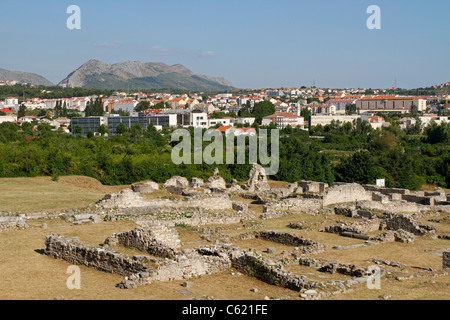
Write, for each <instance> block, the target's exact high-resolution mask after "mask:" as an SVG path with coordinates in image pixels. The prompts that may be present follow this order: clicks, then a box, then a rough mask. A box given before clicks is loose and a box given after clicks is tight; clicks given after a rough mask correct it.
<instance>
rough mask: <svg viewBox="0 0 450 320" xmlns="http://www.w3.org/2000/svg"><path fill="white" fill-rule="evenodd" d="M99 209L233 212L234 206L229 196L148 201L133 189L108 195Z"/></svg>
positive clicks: (199, 196) (208, 195)
mask: <svg viewBox="0 0 450 320" xmlns="http://www.w3.org/2000/svg"><path fill="white" fill-rule="evenodd" d="M97 207H98V208H106V209H124V208H138V207H152V208H164V209H170V208H203V209H204V210H228V209H229V210H232V209H233V204H232V201H231V200H230V198H229V197H228V196H227V195H225V194H224V195H220V194H204V195H195V196H191V197H189V198H186V199H176V200H170V199H147V198H144V197H142V196H141V195H140V194H139V193H137V192H133V191H132V190H131V189H125V190H122V191H121V192H119V193H112V194H107V195H105V197H103V199H102V200H100V201H99V202H98V203H97Z"/></svg>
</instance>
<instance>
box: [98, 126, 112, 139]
mask: <svg viewBox="0 0 450 320" xmlns="http://www.w3.org/2000/svg"><path fill="white" fill-rule="evenodd" d="M97 131H98V133H100V134H101V135H102V137H103V136H104V135H105V134H109V128H108V127H107V126H105V125H104V124H102V125H101V126H100V127H98V129H97Z"/></svg>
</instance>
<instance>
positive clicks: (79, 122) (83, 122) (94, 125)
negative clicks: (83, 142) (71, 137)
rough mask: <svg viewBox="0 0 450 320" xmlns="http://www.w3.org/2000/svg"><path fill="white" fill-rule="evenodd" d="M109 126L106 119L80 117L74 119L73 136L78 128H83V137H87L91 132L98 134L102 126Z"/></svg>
mask: <svg viewBox="0 0 450 320" xmlns="http://www.w3.org/2000/svg"><path fill="white" fill-rule="evenodd" d="M102 124H104V125H107V121H106V117H79V118H72V134H75V129H76V127H77V126H80V127H81V128H82V132H81V134H82V135H87V134H88V132H89V131H92V132H93V133H98V128H99V127H100V126H101V125H102Z"/></svg>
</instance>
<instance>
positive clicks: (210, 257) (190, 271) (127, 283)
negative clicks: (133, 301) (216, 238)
mask: <svg viewBox="0 0 450 320" xmlns="http://www.w3.org/2000/svg"><path fill="white" fill-rule="evenodd" d="M229 268H231V260H230V258H229V256H228V254H227V253H224V252H222V250H215V249H211V248H208V247H202V248H198V249H183V250H182V254H180V255H177V256H176V257H175V258H174V259H166V260H164V262H163V263H162V264H160V265H159V266H158V267H157V268H156V269H153V270H150V271H149V272H146V273H138V274H134V275H131V276H129V277H127V278H126V279H125V280H123V281H122V282H121V283H119V284H118V287H119V288H121V289H132V288H136V287H138V286H142V285H146V284H150V283H152V282H154V281H173V280H184V279H190V278H193V277H198V276H202V275H207V274H214V273H218V272H222V271H225V270H227V269H229Z"/></svg>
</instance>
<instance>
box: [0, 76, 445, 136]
mask: <svg viewBox="0 0 450 320" xmlns="http://www.w3.org/2000/svg"><path fill="white" fill-rule="evenodd" d="M449 86H450V82H447V83H444V84H441V85H434V86H432V87H428V88H425V89H421V90H419V89H417V90H402V89H397V88H395V87H394V88H390V89H324V88H323V89H322V88H316V87H315V86H312V87H301V88H289V89H286V88H281V89H260V90H256V89H248V90H242V89H234V90H228V92H216V93H211V92H196V93H192V92H188V91H186V92H185V93H173V92H174V91H172V93H170V90H160V91H161V92H155V91H157V90H154V91H149V90H145V92H142V90H136V91H130V90H125V92H121V91H111V94H110V95H108V96H106V95H89V96H78V97H71V98H62V97H61V98H52V99H43V98H39V97H27V96H25V93H23V95H17V96H7V97H1V98H3V99H4V100H0V123H4V122H12V123H15V124H18V125H21V124H23V123H25V122H27V123H31V124H34V125H35V126H36V128H37V126H38V125H39V124H47V125H49V126H50V127H51V130H53V131H61V132H66V133H72V134H74V135H76V134H80V135H88V134H90V133H92V134H94V135H105V136H106V135H114V134H117V133H122V132H121V130H124V127H126V128H127V129H130V128H132V127H133V126H136V125H138V126H140V128H141V129H143V130H146V129H147V127H148V126H149V125H150V123H152V124H153V125H154V126H155V128H156V129H158V130H162V129H163V128H164V127H167V128H177V127H178V128H180V127H195V128H198V127H200V128H215V129H216V130H219V131H221V132H223V133H225V134H227V135H228V134H234V135H254V134H256V131H255V126H256V122H255V119H256V118H257V117H258V116H261V117H262V119H260V121H258V122H259V123H260V125H262V126H271V125H272V128H278V129H283V128H286V127H288V126H290V127H292V128H300V129H304V130H308V129H310V128H311V127H314V126H325V125H329V124H330V123H331V122H332V121H339V122H340V123H346V122H350V123H352V122H353V121H355V120H357V119H361V120H362V121H368V122H369V123H370V125H371V126H372V127H373V128H374V129H376V128H380V127H383V126H389V125H390V122H387V121H385V119H384V117H383V115H389V114H391V115H392V114H395V115H397V116H398V119H397V124H398V125H399V127H400V128H401V129H407V128H408V127H409V126H414V125H416V123H417V122H418V121H420V125H421V126H422V127H423V128H425V127H426V126H427V125H429V124H430V122H431V121H434V122H435V123H437V124H438V125H439V124H441V123H445V122H449V116H448V115H449V114H448V101H449V100H450V93H449ZM2 87H3V88H6V87H19V90H18V91H19V92H20V87H23V88H29V87H34V86H33V85H30V84H23V83H19V82H18V81H2V82H0V88H2ZM39 88H42V90H40V92H41V93H49V94H51V93H52V92H51V89H49V88H46V87H39ZM23 92H25V90H23ZM417 93H418V94H417ZM421 93H428V95H422V94H421ZM255 106H259V109H260V112H255V110H254V109H255ZM50 127H49V128H50Z"/></svg>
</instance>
